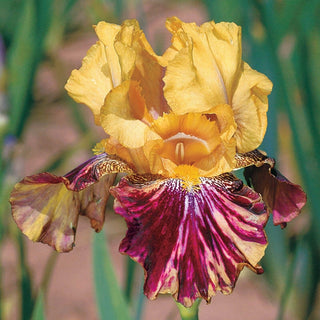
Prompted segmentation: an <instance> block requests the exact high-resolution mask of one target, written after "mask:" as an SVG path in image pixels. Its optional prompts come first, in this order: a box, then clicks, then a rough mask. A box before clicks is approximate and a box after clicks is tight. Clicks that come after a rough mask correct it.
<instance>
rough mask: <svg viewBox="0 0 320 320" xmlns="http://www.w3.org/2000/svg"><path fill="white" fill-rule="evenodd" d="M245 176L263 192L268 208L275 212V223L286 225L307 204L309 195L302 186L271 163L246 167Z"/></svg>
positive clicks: (255, 187) (254, 186)
mask: <svg viewBox="0 0 320 320" xmlns="http://www.w3.org/2000/svg"><path fill="white" fill-rule="evenodd" d="M245 177H246V179H247V181H248V182H249V183H251V184H252V186H253V188H254V189H255V190H256V191H257V192H259V193H261V194H262V197H263V200H264V201H265V203H266V205H267V206H268V209H269V210H270V212H272V213H273V223H274V224H275V225H281V227H282V228H283V227H285V226H286V223H287V222H289V221H291V220H292V219H294V218H295V217H296V216H297V215H298V214H299V213H300V211H301V209H302V207H303V206H304V205H305V204H306V201H307V197H306V194H305V193H304V192H303V190H302V188H301V187H300V186H299V185H297V184H294V183H292V182H290V181H289V180H288V179H287V178H285V177H284V176H283V175H282V174H281V173H280V172H279V171H278V170H276V169H275V168H273V167H272V166H270V164H267V163H266V164H264V165H262V166H260V167H256V166H250V167H247V168H245Z"/></svg>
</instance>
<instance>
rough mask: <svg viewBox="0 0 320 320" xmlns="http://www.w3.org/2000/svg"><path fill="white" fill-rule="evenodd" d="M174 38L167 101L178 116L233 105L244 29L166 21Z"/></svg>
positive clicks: (166, 92)
mask: <svg viewBox="0 0 320 320" xmlns="http://www.w3.org/2000/svg"><path fill="white" fill-rule="evenodd" d="M167 28H168V29H169V31H170V32H171V33H172V34H173V40H172V48H173V49H175V50H176V51H177V53H176V55H173V54H172V52H171V53H170V52H169V53H168V52H167V53H166V56H167V57H168V56H169V57H171V58H172V57H173V56H174V58H173V59H172V60H170V61H169V62H168V68H167V72H166V76H165V78H164V82H165V88H164V92H165V97H166V99H167V101H168V103H169V105H170V106H171V108H172V110H173V111H174V112H175V113H178V114H183V113H187V112H204V111H207V110H209V109H210V108H212V107H213V106H215V105H217V104H224V103H230V100H231V98H232V95H233V92H234V90H235V88H236V84H237V82H238V79H239V76H240V71H241V41H240V39H241V29H240V27H238V26H237V25H235V24H234V23H218V24H215V23H214V22H209V23H205V24H203V25H202V26H200V27H198V26H197V25H196V24H194V23H184V22H182V21H180V20H179V19H178V18H171V19H168V21H167Z"/></svg>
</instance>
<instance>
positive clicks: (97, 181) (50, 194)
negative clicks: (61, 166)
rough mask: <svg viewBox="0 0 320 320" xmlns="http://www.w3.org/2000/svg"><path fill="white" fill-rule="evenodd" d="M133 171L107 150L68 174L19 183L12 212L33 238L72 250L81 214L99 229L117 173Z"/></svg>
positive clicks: (12, 195)
mask: <svg viewBox="0 0 320 320" xmlns="http://www.w3.org/2000/svg"><path fill="white" fill-rule="evenodd" d="M125 170H127V171H128V172H131V171H130V170H131V169H130V168H129V167H128V166H127V165H126V164H125V163H124V162H122V161H120V160H117V159H115V158H111V157H109V156H108V155H106V154H102V155H99V156H95V157H93V158H92V159H90V160H88V161H87V162H85V163H84V164H82V165H80V166H79V167H77V168H76V169H74V170H72V171H71V172H70V173H68V174H66V175H65V176H64V177H58V176H55V175H53V174H50V173H40V174H37V175H34V176H30V177H26V178H24V179H23V180H22V181H21V182H19V183H17V184H16V185H15V187H14V189H13V191H12V193H11V198H10V202H11V206H12V215H13V218H14V220H15V221H16V223H17V225H18V227H19V228H20V229H21V231H22V232H23V233H24V234H25V235H26V236H27V237H28V238H29V239H31V240H33V241H40V242H43V243H46V244H48V245H50V246H52V247H53V248H54V249H55V250H57V251H60V252H66V251H70V250H72V248H73V246H74V242H75V232H76V228H77V223H78V218H79V215H80V214H81V215H85V216H87V217H88V218H89V219H90V222H91V227H92V228H94V229H95V231H96V232H99V231H100V230H101V229H102V227H103V223H104V219H105V208H106V203H107V200H108V197H109V188H110V186H112V184H113V182H114V180H115V178H116V173H114V172H120V171H125Z"/></svg>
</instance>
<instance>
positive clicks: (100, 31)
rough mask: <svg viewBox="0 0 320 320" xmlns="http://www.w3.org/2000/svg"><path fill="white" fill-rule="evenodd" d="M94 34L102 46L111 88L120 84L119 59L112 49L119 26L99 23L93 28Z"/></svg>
mask: <svg viewBox="0 0 320 320" xmlns="http://www.w3.org/2000/svg"><path fill="white" fill-rule="evenodd" d="M94 29H95V32H96V34H97V36H98V38H99V40H100V41H101V42H102V43H103V44H104V48H105V52H106V58H107V61H108V66H107V68H108V69H109V70H108V71H109V74H110V75H111V79H112V84H113V88H114V87H116V86H118V85H119V84H120V83H121V80H122V77H121V67H120V64H119V58H118V55H117V53H116V51H115V48H114V42H115V39H116V36H117V34H118V33H119V32H120V30H121V26H118V25H116V24H113V23H107V22H104V21H101V22H99V23H98V24H97V25H96V26H95V27H94Z"/></svg>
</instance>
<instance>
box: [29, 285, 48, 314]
mask: <svg viewBox="0 0 320 320" xmlns="http://www.w3.org/2000/svg"><path fill="white" fill-rule="evenodd" d="M31 320H45V313H44V297H43V292H42V290H40V291H39V293H38V296H37V299H36V301H35V306H34V309H33V312H32V318H31Z"/></svg>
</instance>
